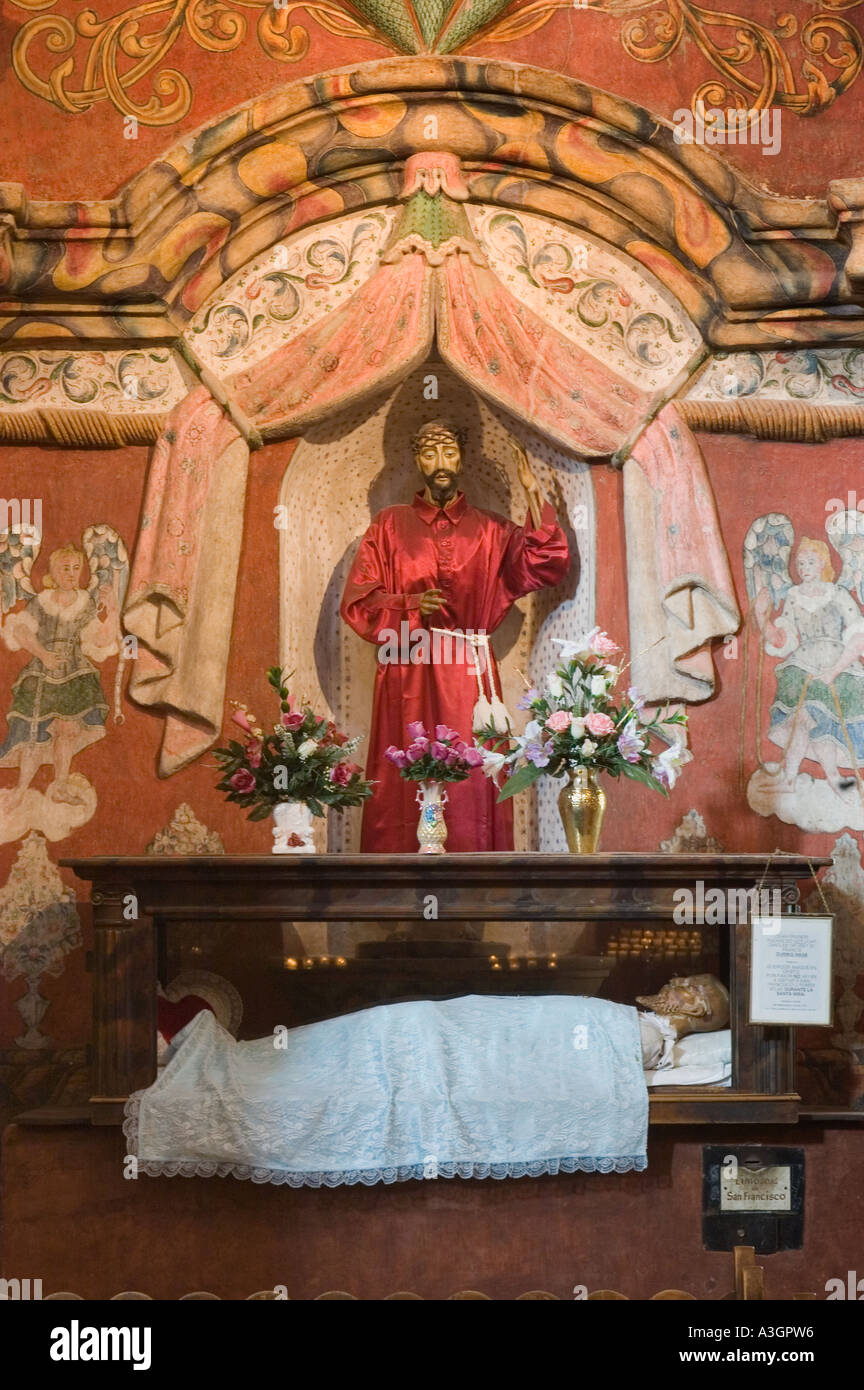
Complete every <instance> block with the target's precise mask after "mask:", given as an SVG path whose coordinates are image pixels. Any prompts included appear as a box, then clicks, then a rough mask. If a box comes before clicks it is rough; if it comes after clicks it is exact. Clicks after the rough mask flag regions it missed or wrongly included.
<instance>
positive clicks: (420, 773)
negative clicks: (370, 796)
mask: <svg viewBox="0 0 864 1390" xmlns="http://www.w3.org/2000/svg"><path fill="white" fill-rule="evenodd" d="M408 737H409V738H410V739H411V742H410V743H409V745H408V747H407V748H397V747H396V745H395V744H393V743H391V745H390V747H389V748H388V749H386V750H385V753H384V756H385V758H389V760H390V762H391V763H393V765H394V766H395V767H398V769H399V775H400V776H401V777H404V778H405V779H406V781H409V782H464V781H465V778H466V777H467V776H468V775H469V773H470V772H471V771H472V769H473V768H475V767H480V766H481V765H482V762H483V754H482V751H481V750H480V749H479V748H473V747H471V745H470V744H467V743H466V742H465V741H464V739H462V738H461V737H460V736H459V734H458V733H457V732H456V730H455V729H449V728H448V727H447V725H446V724H436V725H435V732H434V734H429V733H427V731H426V728H425V726H424V725H423V724H422V723H421V721H420V720H419V719H417V720H415V721H414V723H413V724H409V725H408Z"/></svg>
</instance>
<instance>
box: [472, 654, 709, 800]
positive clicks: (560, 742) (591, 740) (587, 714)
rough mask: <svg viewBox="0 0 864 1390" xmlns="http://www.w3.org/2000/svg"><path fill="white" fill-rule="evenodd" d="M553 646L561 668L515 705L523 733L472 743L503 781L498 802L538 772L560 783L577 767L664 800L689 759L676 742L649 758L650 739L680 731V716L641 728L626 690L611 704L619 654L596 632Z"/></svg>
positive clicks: (638, 701) (664, 714) (636, 699)
mask: <svg viewBox="0 0 864 1390" xmlns="http://www.w3.org/2000/svg"><path fill="white" fill-rule="evenodd" d="M557 645H558V646H560V647H561V648H562V651H561V664H560V665H558V666H556V668H555V670H554V671H550V673H549V675H548V676H547V678H546V688H545V690H543V691H539V690H536V689H534V688H531V689H529V690H528V691H527V692H526V694H525V695H524V696H523V697H522V699H521V700H520V701H519V705H518V708H519V709H524V710H527V711H530V713H531V715H532V718H531V719H530V721H529V723H528V724H527V725H526V726H525V732H524V733H523V734H521V735H519V736H518V737H517V736H514V735H512V734H511V735H508V736H507V737H506V738H502V737H501V736H500V735H497V734H496V733H495V731H494V730H492V729H485V730H482V731H481V732H480V733H479V735H478V739H479V742H480V743H482V744H485V745H487V746H485V747H480V746H479V744H478V750H479V752H480V754H481V757H482V759H483V771H484V772H485V773H486V775H487V776H489V777H494V778H496V779H497V777H498V775H499V774H500V773H502V772H503V773H506V774H507V781H506V782H505V784H504V787H503V789H502V791H501V794H500V796H499V798H498V800H499V801H504V800H505V799H506V798H507V797H510V796H514V795H515V794H516V793H517V792H520V791H524V790H525V789H526V788H527V787H530V786H531V784H532V783H533V782H535V781H536V780H537V778H538V777H540V776H542V775H543V774H544V773H547V774H548V775H549V776H550V777H560V776H561V775H562V773H565V772H567V771H569V770H571V769H574V768H579V767H583V768H586V769H590V770H593V771H595V772H608V773H609V775H610V776H612V777H621V776H624V777H631V778H632V779H633V780H634V781H636V782H643V783H644V784H645V786H648V787H653V788H654V789H655V790H656V791H660V792H663V793H664V794H668V792H669V790H670V789H671V788H672V787H673V786H674V784H675V782H676V780H677V777H678V773H679V771H680V769H681V767H682V766H683V765H684V763H687V762H689V761H690V760H691V758H692V756H693V755H692V753H690V752H689V751H688V750H687V749H686V748H685V747H684V746H683V742H682V743H678V742H676V743H673V744H672V745H671V746H668V747H665V748H664V749H663V751H662V752H659V753H655V752H654V750H653V749H652V739H654V738H662V737H663V733H662V730H663V729H665V728H668V726H669V725H676V724H678V725H681V726H683V728H684V729H686V725H687V716H686V714H684V713H682V712H674V713H673V712H671V711H670V710H668V709H666V710H663V711H660V712H658V713H656V714H655V715H654V717H653V718H652V719H650V720H647V721H645V722H644V723H643V722H641V718H640V717H641V716H642V712H643V710H644V708H645V700H644V699H643V698H642V696H641V695H640V694H639V691H638V690H636V689H635V688H634V687H632V686H631V687H630V688H629V690H628V691H627V695H626V696H625V697H624V698H623V699H620V701H619V702H618V703H616V702H615V694H614V692H615V687H616V685H617V684H618V681H619V679H620V677H621V675H622V674H623V670H624V667H623V666H622V665H619V663H618V662H617V661H615V660H614V659H613V658H615V657H616V655H617V654H618V653H620V651H621V649H620V647H619V646H618V644H617V643H616V642H613V641H612V639H611V638H610V637H608V636H607V634H606V633H605V632H601V631H600V629H599V628H597V627H595V628H592V629H591V631H590V632H588V633H586V634H585V635H584V636H583V637H580V638H579V639H578V640H577V641H575V642H562V641H557ZM665 741H666V742H667V743H668V740H665Z"/></svg>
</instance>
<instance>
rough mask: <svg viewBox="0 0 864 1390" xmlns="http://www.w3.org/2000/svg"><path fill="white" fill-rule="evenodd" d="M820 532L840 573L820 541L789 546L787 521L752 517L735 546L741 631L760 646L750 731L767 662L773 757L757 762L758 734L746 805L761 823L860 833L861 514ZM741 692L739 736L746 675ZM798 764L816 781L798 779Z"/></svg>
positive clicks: (863, 725) (863, 816)
mask: <svg viewBox="0 0 864 1390" xmlns="http://www.w3.org/2000/svg"><path fill="white" fill-rule="evenodd" d="M825 529H826V534H827V536H828V540H829V541H830V542H831V546H833V548H834V550H835V551H836V552H837V554H838V555H839V557H840V560H841V562H842V565H841V566H837V565H836V563H835V561H834V560H833V559H832V556H831V549H830V548H829V545H828V544H827V543H826V541H824V540H819V539H815V538H813V537H810V536H803V537H801V538H800V540H799V541H798V542H797V545H796V543H795V533H794V528H793V526H792V522H791V521H790V519H789V517H787V516H785V515H784V514H783V513H780V512H771V513H769V514H768V515H766V516H761V517H757V519H756V521H754V522H753V525H752V526H751V527H750V529H749V531H748V532H747V535H746V537H745V540H744V573H745V578H746V583H747V593H748V597H749V599H750V624H749V627H748V632H749V631H754V630H755V632H756V634H757V638H758V642H759V651H758V667H757V675H756V682H755V689H756V719H757V728H759V726H760V725H761V720H762V687H763V667H764V658H765V657H766V656H767V657H769V658H772V659H773V660H775V661H776V663H777V664H776V665H775V667H774V678H775V681H776V689H775V692H774V697H773V699H772V702H771V707H770V713H769V716H768V727H767V730H766V737H767V739H768V740H769V741H770V742H771V743H773V744H774V746H775V747H776V748H777V749H778V750H779V752H780V754H781V756H780V758H779V759H778V760H776V761H765V760H764V759H763V756H762V746H761V735H760V734H758V733H757V749H756V752H757V758H758V763H759V766H758V768H757V770H756V771H755V772H754V773H753V775H752V776H751V778H750V781H749V784H748V787H747V800H748V802H749V804H750V806H751V807H752V808H753V810H754V811H758V812H759V814H760V815H763V816H768V815H776V816H778V817H779V818H780V819H781V820H783V821H785V822H786V823H787V824H791V825H797V826H800V828H801V829H802V830H808V831H813V832H819V831H823V832H834V831H837V830H840V829H842V828H843V827H844V826H848V827H849V828H850V829H853V830H864V781H862V774H861V769H862V767H864V614H862V611H861V608H860V606H859V604H860V601H861V583H862V573H864V564H862V555H864V544H862V543H864V515H862V514H861V513H860V512H836V513H834V514H832V515H831V516H830V517H829V518H828V521H827V524H826V528H825ZM793 552H794V554H793ZM790 561H791V573H790ZM838 568H839V569H840V575H839V579H838V577H837V571H838ZM748 647H749V644H748ZM747 654H748V649H745V656H746V655H747ZM744 685H745V696H744V699H745V709H744V712H743V714H742V731H743V729H744V727H745V724H746V717H745V716H746V700H747V689H748V685H749V681H748V680H747V678H746V674H745V682H744ZM742 752H743V750H742ZM807 764H809V765H810V766H811V767H812V766H813V765H815V766H816V767H817V768H818V770H819V772H818V775H816V776H813V775H811V773H810V772H808V771H806V770H804V769H805V765H807Z"/></svg>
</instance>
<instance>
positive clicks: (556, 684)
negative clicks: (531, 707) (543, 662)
mask: <svg viewBox="0 0 864 1390" xmlns="http://www.w3.org/2000/svg"><path fill="white" fill-rule="evenodd" d="M546 686H547V689H548V691H549V694H550V695H552V696H553V697H554V698H555V699H556V700H560V699H561V696H562V695H563V694H564V683H563V681H562V680H561V677H560V676H559V675H557V674H556V672H555V671H550V672H549V675H548V676H547V677H546Z"/></svg>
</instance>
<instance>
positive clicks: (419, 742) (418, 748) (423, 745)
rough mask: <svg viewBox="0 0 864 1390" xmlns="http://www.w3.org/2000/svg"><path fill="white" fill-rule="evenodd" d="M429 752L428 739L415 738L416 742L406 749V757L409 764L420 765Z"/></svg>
mask: <svg viewBox="0 0 864 1390" xmlns="http://www.w3.org/2000/svg"><path fill="white" fill-rule="evenodd" d="M428 752H429V740H428V738H415V740H414V742H413V743H412V744H410V745H409V747H408V748H406V749H405V757H406V758H407V759H408V762H409V763H419V761H420V759H421V758H425V756H426V754H427V753H428Z"/></svg>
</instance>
